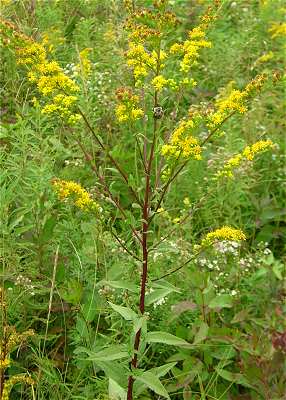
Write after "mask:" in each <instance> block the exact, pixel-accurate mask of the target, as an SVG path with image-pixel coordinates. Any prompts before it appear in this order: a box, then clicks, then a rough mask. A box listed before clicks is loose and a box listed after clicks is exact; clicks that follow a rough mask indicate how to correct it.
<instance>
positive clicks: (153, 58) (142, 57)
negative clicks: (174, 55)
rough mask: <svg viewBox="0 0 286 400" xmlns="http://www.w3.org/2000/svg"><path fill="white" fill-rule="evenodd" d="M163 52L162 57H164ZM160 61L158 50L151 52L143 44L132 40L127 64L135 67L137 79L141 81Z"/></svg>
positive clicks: (134, 71) (134, 72)
mask: <svg viewBox="0 0 286 400" xmlns="http://www.w3.org/2000/svg"><path fill="white" fill-rule="evenodd" d="M164 54H165V53H162V56H161V57H164ZM157 62H158V55H157V53H156V52H153V53H152V54H150V53H149V52H147V50H145V48H144V46H143V44H141V43H139V44H137V43H134V42H130V43H129V50H128V52H127V65H129V67H131V68H132V69H133V74H134V78H135V81H136V82H137V83H138V82H140V79H141V78H145V77H146V76H147V75H148V71H150V70H154V68H155V67H156V65H157Z"/></svg>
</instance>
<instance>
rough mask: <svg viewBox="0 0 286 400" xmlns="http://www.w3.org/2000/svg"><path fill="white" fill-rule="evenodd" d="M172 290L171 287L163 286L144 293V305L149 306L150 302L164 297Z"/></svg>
mask: <svg viewBox="0 0 286 400" xmlns="http://www.w3.org/2000/svg"><path fill="white" fill-rule="evenodd" d="M171 292H172V290H171V289H169V288H164V289H162V288H161V289H155V290H153V291H152V292H151V293H149V294H147V295H146V298H145V304H146V306H147V307H148V306H150V305H151V304H153V303H155V302H156V301H158V300H161V299H163V297H166V296H167V295H168V294H170V293H171Z"/></svg>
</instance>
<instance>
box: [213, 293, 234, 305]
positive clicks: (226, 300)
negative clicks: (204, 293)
mask: <svg viewBox="0 0 286 400" xmlns="http://www.w3.org/2000/svg"><path fill="white" fill-rule="evenodd" d="M232 302H233V298H232V297H231V295H230V294H220V295H218V296H216V297H215V298H214V299H212V300H211V302H210V303H209V305H208V306H209V308H231V307H232Z"/></svg>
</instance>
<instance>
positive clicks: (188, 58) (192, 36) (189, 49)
mask: <svg viewBox="0 0 286 400" xmlns="http://www.w3.org/2000/svg"><path fill="white" fill-rule="evenodd" d="M205 35H206V33H205V31H204V30H203V25H201V26H198V27H196V28H194V29H192V30H191V31H190V32H189V39H187V40H185V41H184V42H183V43H182V44H179V43H175V44H173V45H172V46H171V48H170V53H171V54H176V53H181V54H183V59H182V61H181V62H180V67H181V71H182V72H185V73H187V72H189V70H190V68H191V66H192V65H194V64H195V63H196V61H197V58H198V57H199V51H200V49H202V48H204V47H208V48H210V47H211V42H209V41H207V40H205V39H204V37H205Z"/></svg>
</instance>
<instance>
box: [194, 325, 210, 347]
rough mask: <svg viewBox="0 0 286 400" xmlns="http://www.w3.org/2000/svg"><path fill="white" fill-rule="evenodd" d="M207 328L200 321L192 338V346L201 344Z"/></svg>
mask: <svg viewBox="0 0 286 400" xmlns="http://www.w3.org/2000/svg"><path fill="white" fill-rule="evenodd" d="M208 331H209V326H208V324H207V323H206V322H204V321H202V322H201V325H200V328H199V330H198V332H197V333H196V336H195V338H194V344H198V343H201V342H202V341H204V340H205V338H206V337H207V334H208Z"/></svg>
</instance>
